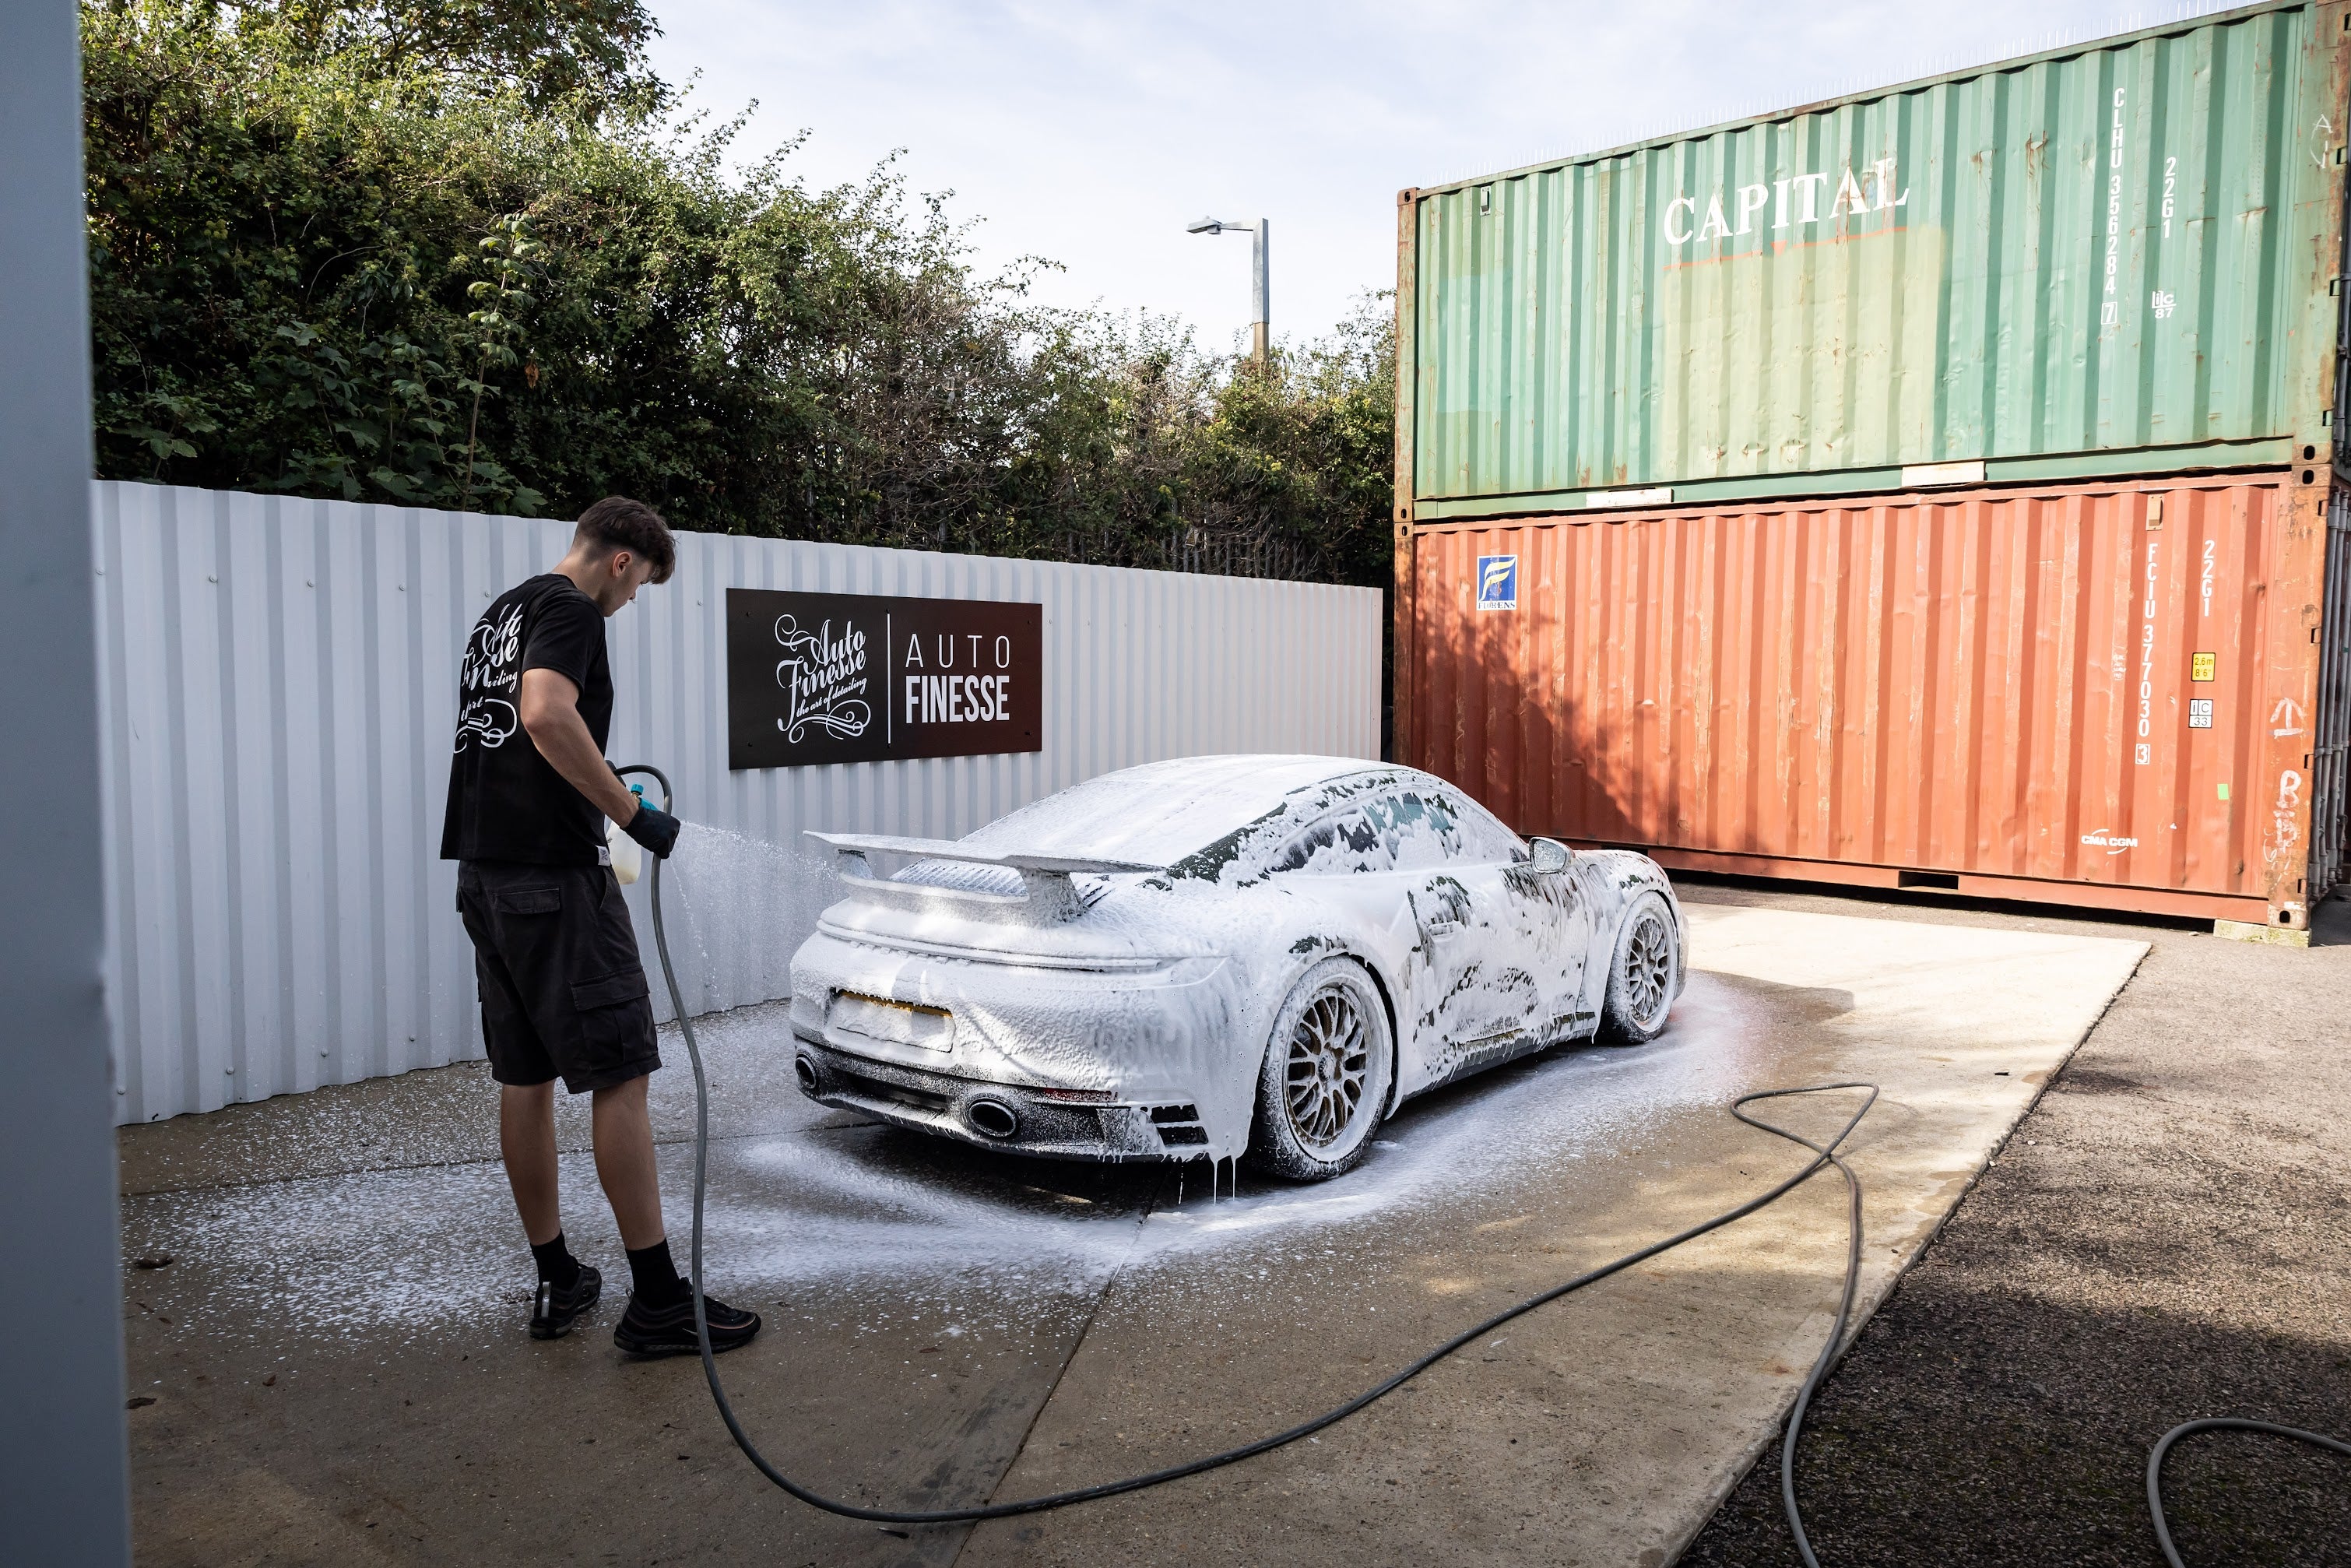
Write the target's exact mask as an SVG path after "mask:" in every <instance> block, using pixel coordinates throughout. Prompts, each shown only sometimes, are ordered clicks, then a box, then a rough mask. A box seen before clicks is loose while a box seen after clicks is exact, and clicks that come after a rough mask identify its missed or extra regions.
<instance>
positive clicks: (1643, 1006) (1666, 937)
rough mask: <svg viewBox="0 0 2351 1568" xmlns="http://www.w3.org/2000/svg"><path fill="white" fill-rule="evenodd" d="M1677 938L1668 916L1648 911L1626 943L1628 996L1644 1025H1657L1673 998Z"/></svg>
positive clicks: (1642, 916)
mask: <svg viewBox="0 0 2351 1568" xmlns="http://www.w3.org/2000/svg"><path fill="white" fill-rule="evenodd" d="M1673 978H1674V938H1673V933H1672V932H1670V931H1668V930H1667V928H1666V921H1665V916H1663V915H1659V914H1658V913H1657V912H1656V911H1655V910H1649V911H1646V912H1645V913H1644V914H1643V915H1641V917H1640V920H1639V921H1638V922H1637V923H1636V924H1635V925H1634V927H1633V935H1632V938H1631V939H1630V940H1629V941H1627V942H1626V943H1625V1001H1626V1002H1628V1003H1630V1004H1631V1005H1630V1007H1629V1008H1628V1009H1627V1010H1628V1011H1629V1012H1631V1014H1632V1015H1633V1017H1634V1019H1635V1020H1636V1021H1637V1022H1638V1023H1639V1024H1640V1026H1641V1027H1642V1028H1643V1029H1648V1028H1651V1027H1652V1026H1654V1025H1655V1024H1656V1022H1657V1020H1658V1019H1659V1018H1660V1017H1662V1016H1663V1015H1664V1013H1665V1010H1666V1006H1667V1003H1668V1002H1670V1001H1672V1000H1673V997H1672V995H1671V994H1670V988H1671V987H1672V985H1673Z"/></svg>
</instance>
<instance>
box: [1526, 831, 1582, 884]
mask: <svg viewBox="0 0 2351 1568" xmlns="http://www.w3.org/2000/svg"><path fill="white" fill-rule="evenodd" d="M1534 852H1535V865H1534V871H1535V874H1536V875H1537V876H1555V875H1557V874H1558V873H1561V872H1563V871H1565V870H1566V869H1567V862H1569V861H1571V860H1573V858H1575V852H1574V851H1573V850H1571V849H1569V848H1568V847H1567V846H1566V845H1565V844H1563V843H1561V842H1560V841H1558V840H1557V839H1537V840H1535V841H1534Z"/></svg>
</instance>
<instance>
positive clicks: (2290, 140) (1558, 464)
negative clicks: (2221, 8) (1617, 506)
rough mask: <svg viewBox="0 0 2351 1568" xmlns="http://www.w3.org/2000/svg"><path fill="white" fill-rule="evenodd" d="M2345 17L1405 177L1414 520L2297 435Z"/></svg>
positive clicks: (2248, 17)
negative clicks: (1463, 178)
mask: <svg viewBox="0 0 2351 1568" xmlns="http://www.w3.org/2000/svg"><path fill="white" fill-rule="evenodd" d="M2345 19H2346V14H2345V8H2344V7H2343V6H2342V5H2337V4H2327V5H2293V6H2283V7H2278V6H2273V7H2268V8H2253V7H2249V8H2247V9H2245V10H2243V11H2239V12H2232V13H2229V14H2227V15H2225V16H2220V17H2217V18H2207V19H2205V20H2203V21H2200V22H2195V23H2182V24H2180V25H2179V26H2175V27H2171V28H2168V29H2160V30H2151V31H2149V32H2146V33H2142V34H2137V35H2132V36H2129V37H2125V38H2121V39H2116V40H2112V41H2109V42H2107V43H2104V44H2098V45H2084V46H2077V47H2074V48H2072V49H2069V50H2063V51H2058V52H2055V53H2052V54H2049V55H2044V56H2040V57H2032V58H2030V59H2025V60H2019V61H2015V62H2011V63H2008V64H2004V65H2001V66H1998V67H1992V68H1983V69H1980V70H1976V71H1972V72H1966V73H1961V74H1958V75H1954V76H1950V77H1946V78H1938V79H1935V80H1931V81H1928V82H1923V83H1918V84H1914V85H1911V86H1907V87H1903V88H1899V89H1886V90H1882V91H1879V92H1876V93H1872V94H1866V95H1862V96H1858V97H1855V98H1853V99H1846V100H1841V101H1836V102H1832V103H1827V104H1823V105H1818V106H1814V107H1812V108H1809V109H1805V110H1791V111H1787V112H1785V113H1782V114H1778V115H1773V116H1770V117H1766V118H1763V119H1760V120H1754V121H1750V122H1746V123H1741V124H1736V125H1730V126H1726V127H1721V128H1718V129H1715V130H1711V131H1702V132H1698V133H1695V134H1692V135H1689V136H1687V137H1682V138H1679V139H1674V140H1667V141H1655V142H1650V143H1646V144H1642V145H1637V146H1634V147H1630V148H1627V149H1623V150H1619V151H1616V152H1608V153H1604V154H1599V155H1596V156H1592V157H1587V158H1583V159H1578V160H1575V161H1573V162H1565V163H1562V164H1559V165H1555V166H1548V167H1541V168H1536V169H1533V170H1530V171H1526V172H1518V173H1513V174H1508V175H1500V176H1496V177H1494V178H1491V179H1488V180H1483V181H1479V182H1473V183H1463V184H1460V185H1456V186H1450V187H1444V188H1437V189H1434V190H1429V191H1424V192H1419V193H1407V194H1408V195H1410V196H1412V198H1413V204H1414V205H1416V217H1415V218H1413V220H1412V223H1411V225H1410V227H1409V233H1410V235H1411V238H1410V240H1409V242H1408V243H1407V244H1406V245H1405V247H1404V248H1405V250H1406V252H1407V254H1406V255H1405V256H1404V257H1403V266H1402V273H1403V277H1401V278H1400V283H1401V284H1402V286H1403V289H1402V293H1403V297H1404V298H1407V299H1410V300H1411V301H1412V302H1413V308H1411V309H1409V310H1407V311H1405V312H1404V319H1403V326H1404V328H1405V333H1404V335H1405V339H1406V340H1407V345H1406V349H1405V354H1406V362H1407V363H1408V364H1409V365H1410V367H1411V370H1412V375H1411V377H1410V379H1409V382H1408V383H1407V388H1406V397H1407V400H1408V402H1409V404H1410V406H1409V408H1408V409H1406V410H1404V411H1400V412H1402V413H1403V414H1404V417H1405V428H1404V431H1403V434H1405V436H1406V439H1407V440H1408V442H1409V444H1410V449H1411V473H1412V484H1413V490H1414V497H1416V498H1417V499H1419V500H1420V501H1421V502H1422V503H1423V504H1422V505H1421V506H1420V507H1418V508H1417V509H1416V515H1417V516H1418V517H1421V518H1423V519H1427V518H1431V517H1445V516H1448V515H1456V516H1470V515H1490V514H1491V513H1492V512H1494V511H1497V510H1502V509H1506V508H1503V507H1494V506H1490V505H1487V506H1483V507H1481V506H1480V504H1479V503H1482V502H1490V501H1492V500H1494V499H1495V498H1500V497H1518V498H1519V499H1520V505H1519V507H1518V509H1520V510H1526V509H1531V507H1529V506H1528V505H1526V504H1525V498H1526V497H1548V499H1547V500H1546V501H1545V502H1544V503H1543V504H1544V505H1546V506H1563V505H1588V504H1601V505H1605V504H1609V502H1610V500H1611V498H1610V497H1604V496H1603V497H1592V496H1591V495H1590V494H1589V492H1591V491H1593V490H1595V489H1599V490H1605V489H1609V488H1616V487H1634V488H1644V487H1654V486H1673V487H1677V493H1676V494H1675V495H1674V496H1673V497H1671V499H1673V500H1675V501H1677V502H1692V501H1705V500H1712V499H1716V498H1728V497H1757V496H1764V495H1784V496H1797V495H1819V494H1828V493H1835V492H1839V491H1848V492H1859V491H1880V492H1883V491H1890V490H1894V489H1897V488H1905V487H1908V486H1911V485H1913V484H1915V483H1917V482H1919V480H1918V477H1917V476H1904V475H1903V474H1902V473H1901V470H1902V469H1903V468H1905V467H1907V466H1913V465H1936V464H1946V463H1967V464H1972V463H1977V462H1983V463H1987V464H1988V465H1989V466H1988V468H1987V469H1986V470H1984V471H1983V472H1980V473H1976V472H1972V471H1969V470H1961V471H1959V475H1960V476H1963V477H1971V478H1973V479H1976V480H1978V481H1982V482H1991V483H1997V482H2001V480H2003V479H2021V480H2031V481H2038V482H2048V481H2051V480H2053V479H2057V478H2064V477H2087V476H2092V475H2125V474H2148V473H2168V472H2178V471H2182V470H2186V469H2189V468H2195V467H2205V468H2211V467H2224V466H2231V465H2234V466H2245V465H2254V464H2277V463H2284V462H2288V461H2291V460H2292V458H2293V453H2292V450H2291V447H2292V445H2293V444H2294V442H2295V440H2296V439H2297V437H2299V438H2300V439H2302V440H2305V441H2312V440H2314V441H2317V442H2321V443H2325V442H2328V441H2329V439H2330V438H2331V436H2332V435H2333V434H2335V433H2333V432H2331V431H2330V432H2324V433H2322V432H2321V429H2320V426H2321V424H2322V417H2323V415H2324V413H2325V411H2326V410H2327V408H2328V407H2329V406H2330V404H2331V403H2332V402H2333V386H2332V380H2331V376H2332V365H2333V358H2332V356H2333V348H2334V340H2335V325H2336V312H2337V301H2336V299H2335V298H2334V297H2333V295H2334V288H2333V280H2334V277H2335V274H2336V273H2337V272H2338V271H2340V270H2341V266H2340V243H2341V242H2340V235H2341V224H2342V213H2341V209H2342V204H2343V189H2344V186H2343V182H2344V177H2345V172H2346V171H2345V169H2344V168H2343V167H2342V165H2341V162H2340V160H2341V153H2342V150H2343V147H2344V142H2345V139H2346V121H2345V114H2344V105H2345V98H2346V59H2351V52H2347V51H2346V44H2351V38H2347V37H2346V33H2345V30H2344V23H2345ZM2068 462H2070V463H2071V464H2072V466H2070V467H2068V466H2066V464H2067V463H2068ZM1403 499H1405V497H1400V500H1403Z"/></svg>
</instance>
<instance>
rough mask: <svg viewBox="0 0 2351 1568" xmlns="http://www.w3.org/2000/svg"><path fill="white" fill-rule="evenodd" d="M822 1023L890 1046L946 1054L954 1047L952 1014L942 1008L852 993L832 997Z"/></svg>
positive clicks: (840, 993)
mask: <svg viewBox="0 0 2351 1568" xmlns="http://www.w3.org/2000/svg"><path fill="white" fill-rule="evenodd" d="M826 1021H827V1022H828V1023H830V1024H831V1027H832V1028H834V1029H837V1030H843V1031H844V1032H846V1033H850V1034H862V1035H863V1036H864V1037H865V1038H866V1039H868V1040H888V1041H890V1042H891V1043H892V1044H893V1045H912V1046H918V1047H920V1048H921V1049H923V1050H925V1051H946V1050H948V1049H950V1048H951V1047H952V1046H953V1045H954V1044H955V1015H954V1014H953V1013H950V1012H948V1011H947V1010H946V1009H945V1008H926V1007H921V1006H917V1005H916V1004H914V1003H913V1002H895V1001H891V1000H889V999H888V998H883V997H861V996H859V995H858V994H857V993H856V992H854V991H838V992H835V993H834V994H833V998H832V1016H831V1018H830V1019H827V1020H826Z"/></svg>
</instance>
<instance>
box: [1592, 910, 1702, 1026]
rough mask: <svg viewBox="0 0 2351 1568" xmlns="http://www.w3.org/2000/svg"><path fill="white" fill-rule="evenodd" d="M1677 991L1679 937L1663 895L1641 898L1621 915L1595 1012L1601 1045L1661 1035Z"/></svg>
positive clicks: (1679, 991) (1680, 974)
mask: <svg viewBox="0 0 2351 1568" xmlns="http://www.w3.org/2000/svg"><path fill="white" fill-rule="evenodd" d="M1681 988H1682V938H1681V930H1680V927H1679V925H1677V923H1676V921H1675V920H1674V912H1673V910H1672V908H1671V907H1670V906H1669V905H1667V903H1666V900H1665V895H1664V894H1657V893H1645V894H1641V896H1640V897H1638V898H1636V899H1635V900H1634V901H1633V907H1632V908H1631V909H1629V910H1626V911H1625V924H1624V925H1622V926H1621V927H1619V928H1618V930H1617V933H1616V946H1615V950H1614V952H1613V953H1612V954H1611V955H1610V956H1609V960H1608V998H1607V1000H1606V1001H1604V1002H1603V1003H1602V1004H1601V1008H1600V1041H1601V1043H1602V1044H1604V1045H1646V1043H1648V1042H1649V1041H1650V1040H1655V1039H1656V1038H1657V1036H1659V1035H1661V1034H1663V1033H1665V1031H1666V1015H1667V1013H1669V1012H1671V1011H1672V1010H1673V1005H1674V998H1676V997H1677V996H1679V995H1680V994H1681Z"/></svg>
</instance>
